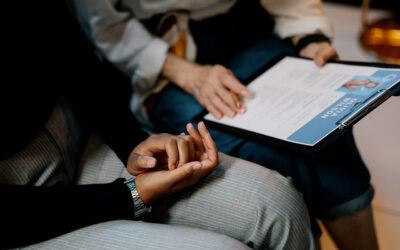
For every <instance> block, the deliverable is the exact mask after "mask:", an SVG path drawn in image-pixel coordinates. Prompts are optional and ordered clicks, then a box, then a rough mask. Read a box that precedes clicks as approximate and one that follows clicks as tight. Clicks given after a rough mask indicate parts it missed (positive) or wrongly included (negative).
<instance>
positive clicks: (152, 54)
mask: <svg viewBox="0 0 400 250" xmlns="http://www.w3.org/2000/svg"><path fill="white" fill-rule="evenodd" d="M168 49H169V45H168V43H167V42H165V41H164V40H162V39H160V38H155V39H154V40H153V41H151V42H150V44H149V45H148V46H146V48H145V49H144V50H143V51H142V52H141V53H140V55H139V60H138V61H139V63H138V68H137V69H136V70H135V73H134V74H133V76H132V83H133V88H134V90H135V91H137V92H139V93H142V94H144V93H146V92H148V91H151V89H153V87H154V85H155V84H156V82H157V79H158V77H159V75H160V73H161V70H162V68H163V66H164V62H165V60H166V58H167V53H168Z"/></svg>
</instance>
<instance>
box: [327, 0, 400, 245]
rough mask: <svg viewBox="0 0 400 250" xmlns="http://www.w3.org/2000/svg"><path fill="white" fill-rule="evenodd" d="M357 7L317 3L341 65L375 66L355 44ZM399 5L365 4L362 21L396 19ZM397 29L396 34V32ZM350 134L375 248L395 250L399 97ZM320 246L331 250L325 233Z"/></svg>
mask: <svg viewBox="0 0 400 250" xmlns="http://www.w3.org/2000/svg"><path fill="white" fill-rule="evenodd" d="M362 2H363V1H362V0H324V1H323V4H324V11H325V13H326V15H327V16H328V17H329V18H330V19H331V21H332V23H333V26H334V30H335V38H334V41H333V45H334V47H335V48H336V49H337V50H338V52H339V55H340V58H341V59H342V60H351V61H369V62H381V61H382V58H380V57H379V56H378V55H377V54H376V53H375V52H373V51H366V50H364V49H363V47H362V45H361V42H360V35H361V32H362V29H363V25H362V21H361V16H362V7H361V6H362ZM399 3H400V2H399V0H396V1H391V0H379V1H377V0H371V1H370V8H369V10H368V12H367V13H366V15H365V18H366V21H367V22H368V24H374V23H376V22H377V21H379V20H382V19H387V18H397V19H399V17H400V8H399V7H398V5H399ZM392 28H393V27H392ZM394 28H396V27H394ZM397 30H398V31H400V30H399V29H398V27H397ZM392 33H393V32H392ZM393 34H395V36H394V37H393V39H397V40H396V41H397V42H399V41H400V35H399V33H398V32H397V33H396V32H395V33H393ZM396 36H397V37H396ZM398 46H400V44H398ZM397 49H399V47H397ZM386 51H387V49H386ZM394 54H395V53H394V52H393V53H392V55H394ZM354 134H355V137H356V142H357V145H358V147H359V149H360V152H361V155H362V157H363V159H364V161H365V163H366V164H367V166H368V168H369V170H370V172H371V176H372V183H373V185H374V188H375V191H376V193H375V198H374V201H373V208H374V220H375V226H376V230H377V235H378V240H379V245H380V248H381V249H382V250H400V237H399V236H400V97H391V98H390V99H389V100H387V101H386V102H385V103H384V104H383V105H381V106H380V107H378V108H377V109H375V110H374V111H372V112H371V114H369V115H368V116H367V117H365V118H364V119H363V120H361V121H360V122H359V123H357V124H356V126H355V127H354ZM321 243H322V249H323V250H330V249H337V247H336V246H335V245H334V244H333V243H332V241H331V240H330V238H329V236H328V235H327V233H326V232H324V233H323V236H322V240H321Z"/></svg>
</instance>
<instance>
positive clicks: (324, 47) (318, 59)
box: [300, 42, 339, 66]
mask: <svg viewBox="0 0 400 250" xmlns="http://www.w3.org/2000/svg"><path fill="white" fill-rule="evenodd" d="M300 56H303V57H308V58H313V59H314V62H315V64H317V65H318V66H324V65H325V64H326V62H327V61H328V60H339V55H338V53H337V52H336V50H335V48H333V47H332V45H331V44H330V43H328V42H319V43H310V44H309V45H308V46H306V47H305V48H304V49H302V50H301V51H300Z"/></svg>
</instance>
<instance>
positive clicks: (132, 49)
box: [73, 0, 169, 94]
mask: <svg viewBox="0 0 400 250" xmlns="http://www.w3.org/2000/svg"><path fill="white" fill-rule="evenodd" d="M117 2H118V0H73V3H74V9H75V13H76V15H77V18H78V20H79V22H80V23H81V24H82V26H83V28H84V30H85V32H86V34H87V35H88V36H89V37H90V39H91V40H92V42H93V43H94V44H95V46H96V47H97V48H98V49H99V50H100V52H101V53H102V54H103V55H104V56H105V57H106V58H107V59H108V60H109V61H110V62H112V63H113V64H114V65H116V67H117V68H119V69H120V70H121V71H122V72H124V73H125V74H127V75H128V76H130V77H131V78H132V84H133V88H134V90H135V91H138V92H140V93H142V94H144V93H146V92H149V91H150V90H151V89H152V88H153V87H154V85H155V84H156V81H157V79H158V76H159V74H160V72H161V70H162V67H163V65H164V62H165V59H166V56H167V52H168V47H169V45H168V44H167V43H166V42H165V41H164V40H162V39H160V38H157V37H154V36H153V35H151V34H150V33H149V32H148V31H147V29H146V28H145V27H144V26H143V25H142V24H141V23H140V21H139V20H137V19H135V18H134V16H133V13H131V12H129V11H120V10H117V8H116V5H117Z"/></svg>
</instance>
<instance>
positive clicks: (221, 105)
mask: <svg viewBox="0 0 400 250" xmlns="http://www.w3.org/2000/svg"><path fill="white" fill-rule="evenodd" d="M209 100H210V101H211V103H212V104H213V105H214V107H215V108H216V109H218V110H219V111H221V112H222V113H223V114H224V115H226V116H228V117H231V118H232V117H234V116H235V112H234V111H233V110H232V109H231V108H229V106H228V105H226V103H225V102H224V101H223V100H222V99H221V98H220V97H219V96H218V95H215V94H213V95H211V96H210V97H209Z"/></svg>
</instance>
